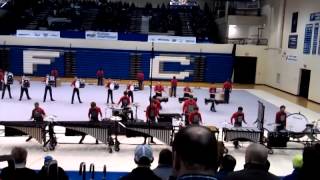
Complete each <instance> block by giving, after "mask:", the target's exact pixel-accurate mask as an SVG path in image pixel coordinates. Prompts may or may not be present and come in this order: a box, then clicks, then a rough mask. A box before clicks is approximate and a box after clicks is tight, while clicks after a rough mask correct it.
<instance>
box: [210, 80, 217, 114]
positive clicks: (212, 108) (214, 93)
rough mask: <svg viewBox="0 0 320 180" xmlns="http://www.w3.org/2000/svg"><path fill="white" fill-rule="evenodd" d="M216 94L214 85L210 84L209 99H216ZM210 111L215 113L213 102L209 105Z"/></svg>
mask: <svg viewBox="0 0 320 180" xmlns="http://www.w3.org/2000/svg"><path fill="white" fill-rule="evenodd" d="M216 93H217V88H216V86H215V85H214V83H212V84H211V86H210V88H209V94H210V98H211V99H215V98H216ZM210 111H212V112H216V108H215V102H214V101H213V102H212V103H211V107H210Z"/></svg>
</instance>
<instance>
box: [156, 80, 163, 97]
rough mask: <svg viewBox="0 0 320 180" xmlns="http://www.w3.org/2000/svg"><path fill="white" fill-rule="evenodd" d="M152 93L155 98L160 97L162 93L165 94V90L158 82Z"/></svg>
mask: <svg viewBox="0 0 320 180" xmlns="http://www.w3.org/2000/svg"><path fill="white" fill-rule="evenodd" d="M154 92H155V93H156V96H157V97H162V92H165V90H164V87H163V86H162V84H161V82H158V83H157V85H156V86H155V87H154Z"/></svg>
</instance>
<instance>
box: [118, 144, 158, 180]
mask: <svg viewBox="0 0 320 180" xmlns="http://www.w3.org/2000/svg"><path fill="white" fill-rule="evenodd" d="M134 162H135V163H136V164H137V165H138V167H137V168H135V169H133V170H132V171H131V172H130V173H129V174H128V175H126V176H124V177H122V178H120V180H138V179H148V180H161V178H160V177H158V176H157V175H155V174H154V172H153V171H152V170H151V169H150V166H151V163H152V162H153V154H152V149H151V147H150V146H149V145H146V144H144V145H138V146H137V148H136V150H135V151H134Z"/></svg>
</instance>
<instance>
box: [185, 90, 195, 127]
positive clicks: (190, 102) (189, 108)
mask: <svg viewBox="0 0 320 180" xmlns="http://www.w3.org/2000/svg"><path fill="white" fill-rule="evenodd" d="M197 107H198V105H197V102H196V101H195V100H194V99H193V96H192V95H191V96H190V97H189V98H188V99H187V100H185V101H184V103H183V108H182V112H183V114H184V115H185V124H186V125H189V115H190V114H191V113H192V112H194V110H195V108H197Z"/></svg>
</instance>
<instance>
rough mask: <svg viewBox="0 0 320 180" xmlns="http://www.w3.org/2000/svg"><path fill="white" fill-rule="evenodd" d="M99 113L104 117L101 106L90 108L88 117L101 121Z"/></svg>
mask: <svg viewBox="0 0 320 180" xmlns="http://www.w3.org/2000/svg"><path fill="white" fill-rule="evenodd" d="M99 114H100V116H101V117H102V112H101V109H100V108H99V107H94V108H90V109H89V112H88V117H89V118H90V121H94V122H97V121H99Z"/></svg>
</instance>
